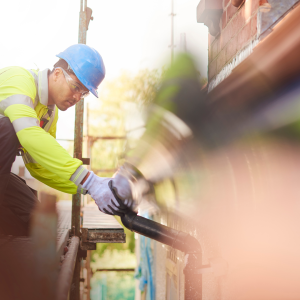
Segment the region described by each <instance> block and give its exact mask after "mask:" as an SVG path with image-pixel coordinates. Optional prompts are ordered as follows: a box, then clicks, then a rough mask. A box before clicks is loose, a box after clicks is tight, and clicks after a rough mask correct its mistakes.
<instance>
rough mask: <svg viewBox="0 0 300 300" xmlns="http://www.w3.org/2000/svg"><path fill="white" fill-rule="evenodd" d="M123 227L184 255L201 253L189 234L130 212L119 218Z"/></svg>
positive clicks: (199, 247) (196, 242)
mask: <svg viewBox="0 0 300 300" xmlns="http://www.w3.org/2000/svg"><path fill="white" fill-rule="evenodd" d="M121 220H122V223H123V224H124V226H125V227H126V228H128V229H130V230H131V231H134V232H136V233H139V234H141V235H144V236H146V237H148V238H150V239H153V240H156V241H158V242H161V243H163V244H166V245H169V246H171V247H173V248H175V249H178V250H180V251H183V252H185V253H201V246H200V244H199V242H198V241H197V240H196V239H195V238H194V237H192V236H190V235H189V234H187V233H185V232H182V231H179V230H175V229H173V228H170V227H167V226H164V225H162V224H160V223H157V222H154V221H152V220H149V219H146V218H143V217H141V216H138V215H137V214H136V213H134V212H130V213H128V214H126V215H124V216H122V217H121Z"/></svg>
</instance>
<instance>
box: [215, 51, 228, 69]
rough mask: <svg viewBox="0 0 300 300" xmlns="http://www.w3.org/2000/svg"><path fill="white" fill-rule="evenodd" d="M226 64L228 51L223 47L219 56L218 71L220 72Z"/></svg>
mask: <svg viewBox="0 0 300 300" xmlns="http://www.w3.org/2000/svg"><path fill="white" fill-rule="evenodd" d="M225 64H226V51H225V49H223V50H222V51H221V52H220V53H219V55H218V57H217V73H219V72H220V71H221V70H222V68H223V67H224V66H225Z"/></svg>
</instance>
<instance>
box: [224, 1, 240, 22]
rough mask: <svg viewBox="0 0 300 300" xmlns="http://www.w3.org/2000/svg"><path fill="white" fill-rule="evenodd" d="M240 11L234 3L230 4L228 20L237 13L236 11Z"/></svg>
mask: <svg viewBox="0 0 300 300" xmlns="http://www.w3.org/2000/svg"><path fill="white" fill-rule="evenodd" d="M237 11H238V8H237V7H235V6H233V5H229V6H228V8H227V22H229V20H230V19H231V18H232V17H233V16H234V15H235V14H236V12H237Z"/></svg>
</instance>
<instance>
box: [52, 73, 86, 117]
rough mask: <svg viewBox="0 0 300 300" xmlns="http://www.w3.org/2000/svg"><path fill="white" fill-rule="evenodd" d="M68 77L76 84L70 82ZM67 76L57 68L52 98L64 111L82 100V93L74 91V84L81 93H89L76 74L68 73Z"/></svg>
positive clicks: (54, 74) (54, 75)
mask: <svg viewBox="0 0 300 300" xmlns="http://www.w3.org/2000/svg"><path fill="white" fill-rule="evenodd" d="M66 76H67V77H68V76H70V77H71V78H72V80H73V81H74V82H72V81H71V80H70V77H68V78H66ZM66 76H65V74H64V72H63V70H62V69H60V68H57V69H55V70H54V73H53V79H54V82H55V85H54V88H53V92H52V98H53V102H54V104H55V105H56V106H57V107H58V108H59V109H60V110H62V111H65V110H67V109H68V108H70V107H71V106H73V105H75V104H76V103H77V102H78V101H79V100H80V99H81V98H82V94H81V92H76V91H74V83H75V85H76V86H77V87H79V88H80V89H81V91H87V92H88V89H87V88H86V87H85V86H84V85H83V84H82V83H81V82H80V81H79V80H78V78H77V77H76V76H75V75H74V74H70V73H68V74H67V75H66ZM72 83H73V84H72ZM77 90H78V89H77Z"/></svg>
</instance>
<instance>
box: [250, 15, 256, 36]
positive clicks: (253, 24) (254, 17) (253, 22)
mask: <svg viewBox="0 0 300 300" xmlns="http://www.w3.org/2000/svg"><path fill="white" fill-rule="evenodd" d="M256 33H257V14H255V15H254V16H253V17H252V19H251V37H253V36H254V35H256Z"/></svg>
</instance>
